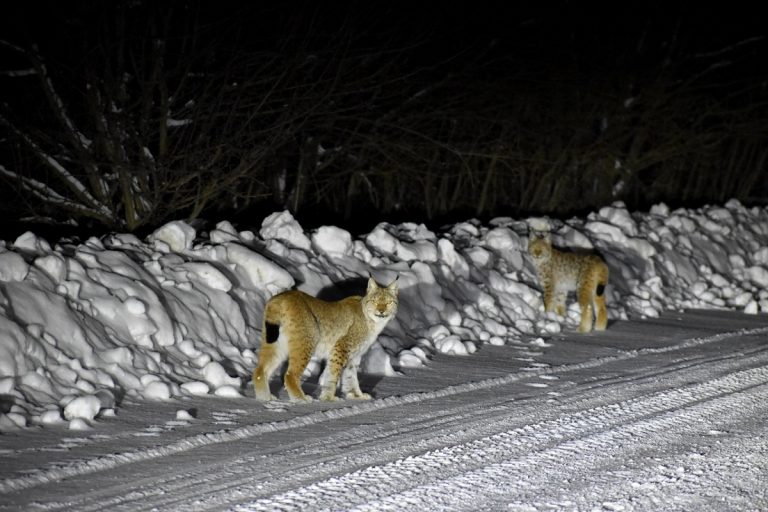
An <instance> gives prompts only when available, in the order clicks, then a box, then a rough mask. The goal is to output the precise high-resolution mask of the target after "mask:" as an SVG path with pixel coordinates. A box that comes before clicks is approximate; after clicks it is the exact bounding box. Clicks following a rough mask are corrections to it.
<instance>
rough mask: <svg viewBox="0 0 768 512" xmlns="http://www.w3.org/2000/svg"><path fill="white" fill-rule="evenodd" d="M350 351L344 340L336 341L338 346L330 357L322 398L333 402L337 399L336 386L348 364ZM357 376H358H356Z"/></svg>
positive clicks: (321, 393)
mask: <svg viewBox="0 0 768 512" xmlns="http://www.w3.org/2000/svg"><path fill="white" fill-rule="evenodd" d="M348 358H349V352H348V350H347V349H346V347H345V346H344V343H343V342H342V341H339V342H337V343H336V346H335V347H334V348H333V351H332V352H331V356H330V357H329V358H328V369H327V371H328V374H327V375H328V376H327V379H326V381H325V383H324V384H323V390H322V391H321V392H320V400H325V401H328V402H332V401H334V400H336V388H337V387H338V385H339V378H340V377H341V373H342V371H343V370H344V367H345V366H346V365H347V360H348ZM355 378H357V376H355Z"/></svg>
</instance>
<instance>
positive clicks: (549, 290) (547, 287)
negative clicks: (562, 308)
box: [543, 282, 555, 313]
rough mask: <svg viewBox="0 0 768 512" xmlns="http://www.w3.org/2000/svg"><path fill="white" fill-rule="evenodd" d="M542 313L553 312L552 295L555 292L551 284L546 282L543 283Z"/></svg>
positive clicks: (553, 302)
mask: <svg viewBox="0 0 768 512" xmlns="http://www.w3.org/2000/svg"><path fill="white" fill-rule="evenodd" d="M543 288H544V290H543V292H544V312H546V313H549V312H550V311H554V307H555V301H554V295H555V293H554V292H555V291H554V288H553V286H552V284H551V283H549V282H546V283H544V287H543Z"/></svg>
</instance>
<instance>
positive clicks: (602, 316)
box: [593, 267, 608, 331]
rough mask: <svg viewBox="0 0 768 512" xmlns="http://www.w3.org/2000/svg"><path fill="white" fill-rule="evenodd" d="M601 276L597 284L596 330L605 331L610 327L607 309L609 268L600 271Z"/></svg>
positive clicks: (595, 303) (595, 301)
mask: <svg viewBox="0 0 768 512" xmlns="http://www.w3.org/2000/svg"><path fill="white" fill-rule="evenodd" d="M600 270H601V275H600V277H599V278H598V279H597V283H596V284H595V300H594V301H593V302H594V305H595V316H596V317H597V318H596V319H595V330H596V331H604V330H605V328H606V327H607V326H608V310H607V309H606V307H605V286H606V284H607V283H608V267H603V268H601V269H600Z"/></svg>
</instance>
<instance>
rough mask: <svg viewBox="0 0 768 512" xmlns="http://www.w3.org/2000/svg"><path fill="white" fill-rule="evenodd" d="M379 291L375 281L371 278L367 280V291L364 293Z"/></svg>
mask: <svg viewBox="0 0 768 512" xmlns="http://www.w3.org/2000/svg"><path fill="white" fill-rule="evenodd" d="M378 289H379V284H378V283H377V282H376V280H375V279H374V278H373V276H371V277H369V278H368V291H367V292H366V293H373V292H375V291H376V290H378Z"/></svg>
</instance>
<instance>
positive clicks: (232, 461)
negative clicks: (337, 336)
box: [0, 311, 768, 511]
mask: <svg viewBox="0 0 768 512" xmlns="http://www.w3.org/2000/svg"><path fill="white" fill-rule="evenodd" d="M275 385H277V383H276V382H275ZM307 389H308V391H312V392H314V391H315V390H314V389H313V386H312V384H311V383H309V384H308V385H307ZM363 389H364V390H369V391H371V392H372V393H373V394H374V395H375V397H376V399H375V400H373V401H371V402H350V401H340V402H338V403H334V404H326V403H321V402H313V403H310V404H302V405H292V404H289V403H286V402H282V401H278V402H275V403H272V404H269V406H268V407H265V406H264V405H261V404H258V403H257V402H255V401H254V400H253V398H252V392H249V397H248V398H221V397H210V396H209V397H199V398H194V399H185V400H176V401H173V402H170V403H168V402H142V403H139V402H134V403H125V404H123V405H124V406H123V408H121V409H120V413H119V417H115V418H103V419H102V420H100V421H99V422H98V423H97V424H96V426H95V428H93V429H92V430H90V431H86V432H79V433H75V434H73V433H72V432H71V431H66V430H64V429H61V430H56V429H50V428H49V429H41V430H39V431H36V430H25V431H20V432H18V433H12V434H7V435H4V436H2V438H1V439H0V443H1V444H0V448H2V451H1V452H0V476H2V480H0V510H1V511H5V510H41V511H54V510H81V511H88V510H103V509H109V510H111V511H120V510H131V511H133V510H184V511H195V510H238V511H254V510H302V511H304V510H325V509H327V510H526V511H528V510H654V511H656V510H686V511H690V510H768V491H767V490H766V486H765V483H766V482H768V464H766V462H768V443H767V442H766V439H768V435H767V434H768V432H767V430H768V424H767V423H766V418H768V317H766V316H765V315H742V314H737V313H729V312H715V311H694V312H688V313H685V314H677V313H669V314H666V315H663V316H662V317H661V318H657V319H651V320H643V321H629V322H616V323H614V324H611V325H610V327H609V330H608V331H607V332H605V333H600V334H591V335H580V334H576V333H565V334H562V335H558V336H554V337H552V338H550V339H548V340H546V341H545V342H544V343H542V342H541V340H538V341H536V342H532V343H530V344H515V345H507V346H500V347H499V346H490V345H484V346H482V347H481V348H480V350H479V351H478V353H476V354H474V355H472V356H464V357H458V356H446V355H442V354H436V355H435V357H434V359H433V360H432V361H431V362H430V363H429V365H428V366H427V367H425V368H418V369H405V370H404V371H403V375H402V376H398V377H393V378H383V379H379V380H376V379H371V378H368V379H365V380H364V381H363ZM281 396H284V391H283V392H281Z"/></svg>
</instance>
